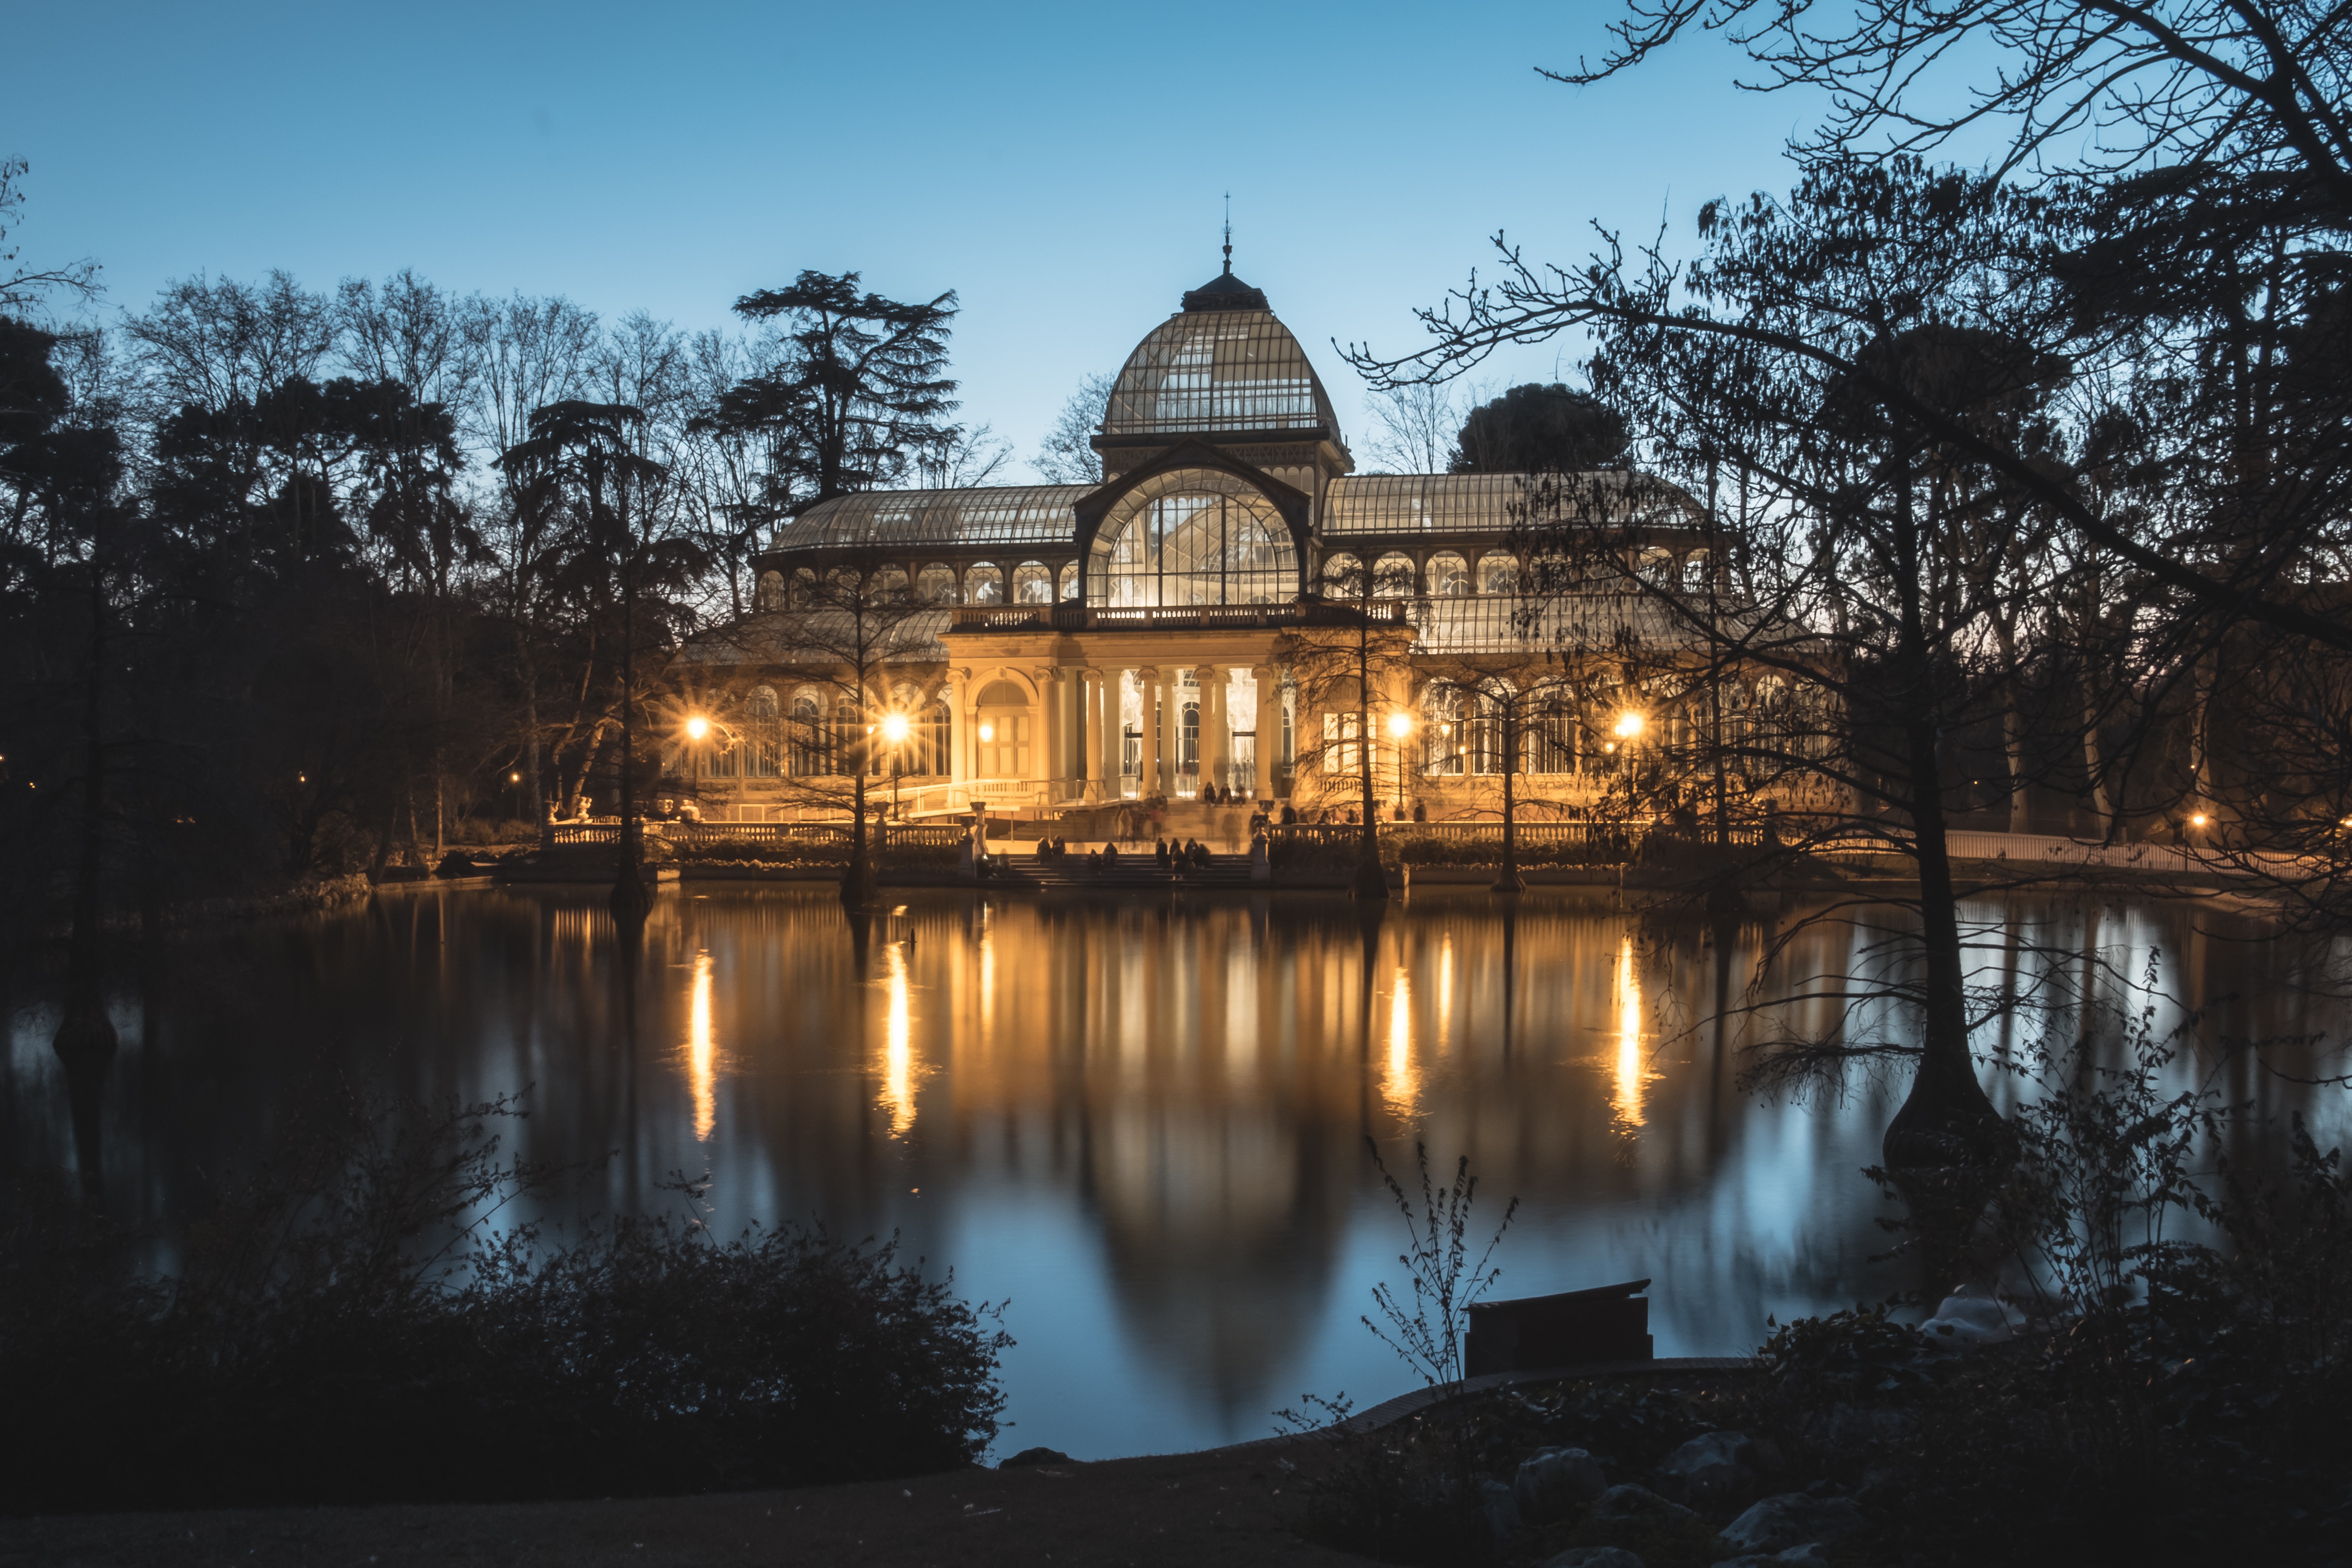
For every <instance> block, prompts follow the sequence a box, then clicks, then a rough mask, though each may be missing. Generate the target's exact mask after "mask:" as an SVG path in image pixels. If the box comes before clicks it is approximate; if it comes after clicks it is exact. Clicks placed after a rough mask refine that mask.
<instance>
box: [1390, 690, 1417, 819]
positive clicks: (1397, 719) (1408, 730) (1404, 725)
mask: <svg viewBox="0 0 2352 1568" xmlns="http://www.w3.org/2000/svg"><path fill="white" fill-rule="evenodd" d="M1410 734H1412V714H1410V713H1407V712H1406V711H1404V710H1402V709H1399V710H1397V711H1395V712H1393V713H1391V714H1390V715H1389V737H1390V739H1391V741H1392V742H1394V744H1395V746H1396V760H1397V816H1399V817H1402V816H1404V741H1405V737H1406V736H1408V735H1410Z"/></svg>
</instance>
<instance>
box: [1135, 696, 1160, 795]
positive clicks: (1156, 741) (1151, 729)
mask: <svg viewBox="0 0 2352 1568" xmlns="http://www.w3.org/2000/svg"><path fill="white" fill-rule="evenodd" d="M1135 686H1136V694H1137V696H1138V697H1139V699H1140V700H1141V708H1140V711H1139V721H1138V723H1137V726H1136V727H1137V728H1138V729H1139V730H1141V731H1143V764H1142V767H1141V768H1140V769H1139V776H1138V777H1137V779H1136V781H1135V792H1136V793H1137V794H1138V795H1150V794H1151V793H1152V792H1153V791H1154V790H1157V789H1160V788H1161V787H1163V786H1162V785H1161V784H1160V671H1159V670H1157V669H1155V668H1152V667H1151V666H1150V665H1148V664H1147V665H1145V666H1144V667H1143V668H1140V669H1139V670H1137V671H1136V672H1135Z"/></svg>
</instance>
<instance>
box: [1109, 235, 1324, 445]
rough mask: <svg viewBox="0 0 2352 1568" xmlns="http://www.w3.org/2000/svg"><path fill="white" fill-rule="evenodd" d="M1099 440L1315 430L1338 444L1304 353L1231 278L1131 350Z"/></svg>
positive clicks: (1258, 296) (1261, 300)
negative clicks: (1102, 438) (1106, 438)
mask: <svg viewBox="0 0 2352 1568" xmlns="http://www.w3.org/2000/svg"><path fill="white" fill-rule="evenodd" d="M1102 430H1103V434H1104V435H1105V436H1106V437H1132V436H1212V435H1224V434H1238V433H1240V432H1244V431H1276V430H1280V431H1307V430H1319V431H1320V432H1321V433H1322V434H1323V435H1324V436H1326V437H1328V438H1329V439H1331V440H1332V441H1335V442H1336V441H1338V440H1339V419H1338V418H1337V416H1334V415H1333V413H1332V411H1331V400H1330V398H1329V397H1328V396H1327V395H1325V394H1324V391H1323V383H1322V382H1321V381H1320V380H1319V379H1318V377H1317V376H1316V374H1315V367H1314V366H1313V365H1312V364H1310V363H1307V351H1306V350H1305V349H1303V348H1301V347H1299V346H1298V340H1297V338H1295V337H1292V336H1291V335H1290V329H1289V328H1287V327H1286V326H1284V325H1283V324H1282V323H1281V322H1280V321H1276V319H1275V315H1274V312H1273V311H1272V310H1269V309H1267V307H1266V302H1265V294H1264V293H1263V292H1261V291H1260V290H1258V289H1253V288H1251V287H1250V286H1249V285H1248V284H1246V283H1244V282H1243V281H1242V280H1241V279H1238V278H1236V277H1234V275H1233V273H1232V272H1231V271H1227V272H1225V273H1224V274H1223V275H1222V276H1221V277H1218V278H1215V279H1211V280H1210V282H1209V283H1208V284H1206V285H1205V286H1204V287H1202V288H1199V289H1193V290H1192V291H1191V292H1190V293H1188V294H1186V295H1185V296H1184V308H1183V309H1182V310H1179V311H1178V312H1177V313H1176V314H1175V315H1173V316H1171V317H1169V318H1168V320H1167V321H1163V322H1161V323H1160V325H1159V326H1158V327H1155V328H1154V329H1152V331H1151V334H1150V336H1149V337H1147V338H1145V339H1144V340H1143V342H1140V343H1139V344H1137V345H1136V349H1135V352H1134V353H1131V354H1129V355H1128V357H1127V363H1126V364H1125V365H1123V366H1122V367H1120V370H1119V373H1118V382H1117V383H1116V384H1114V385H1113V386H1112V388H1111V394H1110V402H1109V404H1108V406H1107V407H1106V408H1105V409H1104V411H1103V424H1102Z"/></svg>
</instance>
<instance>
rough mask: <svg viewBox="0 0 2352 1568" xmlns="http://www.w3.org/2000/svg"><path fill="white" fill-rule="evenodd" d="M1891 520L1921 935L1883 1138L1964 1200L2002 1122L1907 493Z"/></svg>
mask: <svg viewBox="0 0 2352 1568" xmlns="http://www.w3.org/2000/svg"><path fill="white" fill-rule="evenodd" d="M1903 508H1904V510H1903V512H1902V515H1901V521H1900V522H1899V523H1898V525H1897V533H1896V551H1897V557H1898V562H1899V564H1898V567H1897V574H1898V575H1897V580H1898V582H1899V583H1900V584H1902V593H1903V603H1902V624H1901V631H1900V638H1901V640H1900V643H1899V644H1898V654H1897V662H1898V666H1899V668H1901V670H1902V675H1903V682H1904V689H1905V696H1906V704H1905V706H1906V713H1905V719H1904V727H1903V731H1904V732H1903V739H1904V758H1903V760H1904V762H1905V763H1906V768H1907V773H1908V778H1907V780H1906V783H1907V784H1908V786H1909V787H1908V790H1907V794H1908V795H1909V799H1908V800H1907V801H1906V803H1905V804H1906V805H1907V806H1908V807H1909V811H1910V816H1911V829H1912V843H1913V851H1914V854H1915V856H1916V860H1917V864H1918V869H1919V942H1920V949H1921V957H1922V961H1923V968H1924V971H1925V973H1924V980H1925V985H1924V987H1923V992H1922V995H1921V1012H1922V1022H1923V1025H1924V1028H1923V1032H1922V1036H1921V1039H1920V1052H1919V1068H1918V1071H1917V1073H1916V1075H1915V1076H1914V1077H1913V1079H1912V1080H1911V1092H1910V1094H1909V1095H1908V1096H1907V1097H1906V1099H1905V1100H1904V1101H1903V1106H1902V1109H1901V1110H1897V1111H1896V1112H1895V1119H1894V1120H1893V1121H1891V1122H1889V1123H1888V1124H1887V1128H1886V1136H1885V1142H1884V1144H1883V1152H1884V1156H1885V1162H1886V1165H1887V1168H1888V1169H1889V1170H1891V1171H1897V1172H1912V1173H1931V1174H1926V1175H1923V1176H1922V1177H1921V1178H1920V1179H1921V1180H1922V1181H1924V1182H1926V1183H1927V1184H1928V1187H1929V1188H1930V1189H1931V1190H1933V1191H1934V1192H1935V1193H1936V1194H1937V1200H1938V1202H1939V1204H1942V1205H1954V1206H1958V1207H1965V1206H1966V1196H1965V1194H1966V1192H1968V1191H1974V1190H1976V1188H1975V1186H1974V1184H1973V1178H1969V1177H1965V1176H1962V1175H1959V1174H1955V1173H1973V1172H1981V1171H1985V1170H1988V1169H1990V1167H1992V1166H1993V1165H1994V1164H1995V1163H1996V1162H1997V1160H1998V1157H1999V1152H2000V1140H2001V1133H2002V1127H2001V1121H2000V1112H1998V1111H1996V1110H1994V1109H1993V1107H1992V1101H1991V1100H1990V1099H1989V1098H1988V1097H1987V1096H1986V1094H1985V1091H1984V1086H1983V1085H1981V1084H1979V1082H1978V1081H1977V1075H1976V1064H1975V1062H1974V1061H1973V1060H1972V1059H1971V1058H1970V1057H1969V1005H1968V992H1967V987H1966V984H1965V982H1964V974H1965V970H1964V958H1963V954H1962V952H1961V949H1960V921H1959V910H1958V907H1957V905H1956V903H1955V901H1954V898H1953V889H1952V860H1951V854H1950V849H1949V846H1948V842H1947V840H1946V837H1945V822H1944V782H1943V768H1942V763H1941V760H1940V757H1939V755H1938V753H1939V751H1940V747H1939V745H1938V741H1937V729H1938V728H1939V726H1938V724H1937V710H1936V697H1935V686H1934V675H1933V671H1932V660H1931V657H1930V653H1931V650H1930V648H1929V647H1928V641H1927V629H1926V626H1925V623H1924V621H1923V619H1922V616H1921V612H1920V608H1919V603H1918V597H1917V594H1916V589H1915V585H1916V584H1917V582H1918V569H1917V567H1918V563H1917V552H1916V538H1915V537H1914V536H1913V535H1912V534H1911V531H1910V523H1911V517H1910V511H1909V497H1908V495H1907V493H1906V496H1905V498H1904V502H1903Z"/></svg>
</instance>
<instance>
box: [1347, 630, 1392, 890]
mask: <svg viewBox="0 0 2352 1568" xmlns="http://www.w3.org/2000/svg"><path fill="white" fill-rule="evenodd" d="M1362 613H1363V616H1364V625H1363V628H1362V629H1361V630H1360V632H1358V633H1357V638H1358V640H1357V644H1356V766H1357V772H1358V773H1359V774H1360V784H1361V787H1362V789H1363V795H1364V831H1363V836H1362V837H1361V838H1360V839H1359V840H1358V842H1357V855H1356V879H1355V882H1354V884H1353V886H1352V888H1351V889H1350V890H1351V891H1352V892H1353V893H1354V894H1355V896H1356V897H1357V898H1360V899H1375V900H1377V899H1385V898H1387V897H1388V896H1389V878H1388V873H1387V872H1385V871H1383V870H1381V829H1380V821H1379V812H1378V810H1377V809H1376V808H1375V806H1374V805H1373V801H1372V637H1371V603H1370V585H1369V584H1367V585H1366V589H1365V603H1364V606H1363V611H1362Z"/></svg>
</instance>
